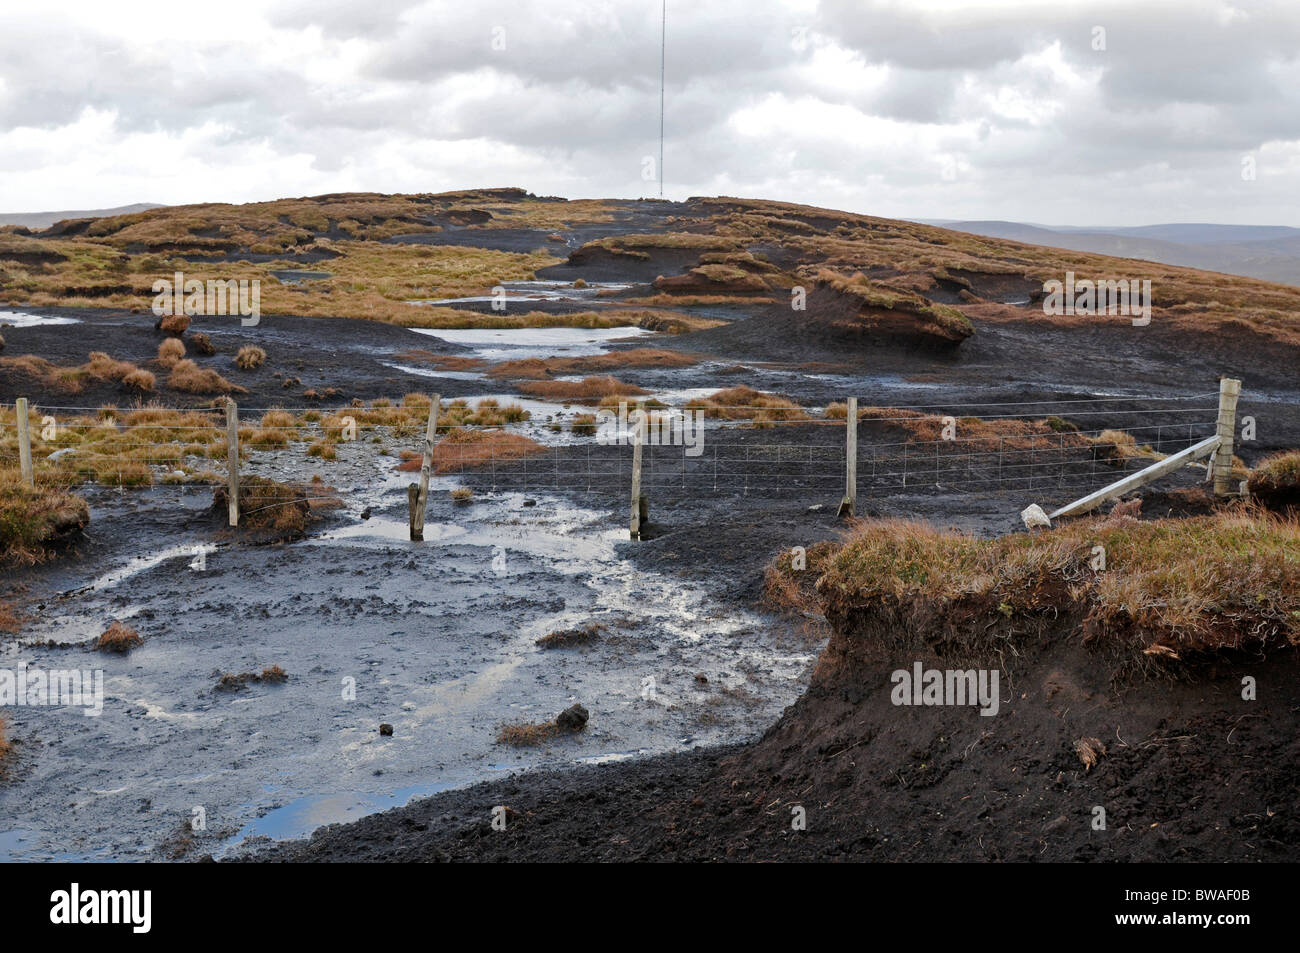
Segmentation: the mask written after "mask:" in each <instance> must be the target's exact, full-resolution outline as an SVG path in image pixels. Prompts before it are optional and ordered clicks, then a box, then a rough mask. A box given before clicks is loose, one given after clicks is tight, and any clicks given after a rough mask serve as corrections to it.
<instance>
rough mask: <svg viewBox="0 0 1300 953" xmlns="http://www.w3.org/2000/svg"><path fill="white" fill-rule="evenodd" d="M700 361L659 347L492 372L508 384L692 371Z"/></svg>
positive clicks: (536, 361)
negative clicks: (649, 370)
mask: <svg viewBox="0 0 1300 953" xmlns="http://www.w3.org/2000/svg"><path fill="white" fill-rule="evenodd" d="M699 360H700V359H699V358H698V357H695V356H692V355H690V354H682V353H680V352H678V351H669V350H666V349H664V348H656V347H637V348H628V349H627V350H624V351H609V352H607V353H605V354H592V355H588V356H585V357H551V358H545V359H543V358H528V359H525V360H518V361H502V362H501V363H499V364H493V365H492V366H491V367H489V368H488V370H487V373H488V374H489V375H491V376H492V377H498V378H501V379H504V380H517V379H533V380H541V379H544V378H547V377H558V376H561V375H569V374H592V373H608V372H609V371H615V370H619V369H621V368H626V367H653V368H673V367H690V366H691V365H693V364H697V363H699Z"/></svg>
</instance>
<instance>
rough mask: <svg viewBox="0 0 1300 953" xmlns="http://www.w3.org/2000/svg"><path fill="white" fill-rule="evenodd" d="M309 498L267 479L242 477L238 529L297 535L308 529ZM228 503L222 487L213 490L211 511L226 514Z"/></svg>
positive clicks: (290, 486) (227, 492) (224, 488)
mask: <svg viewBox="0 0 1300 953" xmlns="http://www.w3.org/2000/svg"><path fill="white" fill-rule="evenodd" d="M310 495H311V494H309V493H307V491H305V490H304V489H303V488H301V487H298V486H292V485H290V484H287V483H279V482H276V481H275V480H270V479H267V478H266V477H259V476H245V477H241V478H240V480H239V528H240V529H243V530H271V531H274V532H276V533H284V534H288V535H296V534H299V533H301V532H303V531H304V530H305V529H306V528H307V525H308V523H309V522H310V521H311V518H312V516H311V509H312V508H311V503H310V500H309V496H310ZM229 499H230V493H229V491H228V490H227V488H226V487H225V486H218V487H216V488H215V489H214V491H213V494H212V509H213V510H214V511H216V512H218V513H222V514H224V513H226V512H227V503H228V500H229Z"/></svg>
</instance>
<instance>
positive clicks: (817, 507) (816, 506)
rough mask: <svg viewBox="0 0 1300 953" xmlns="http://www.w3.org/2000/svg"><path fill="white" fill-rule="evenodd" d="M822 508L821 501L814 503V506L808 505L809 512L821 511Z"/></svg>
mask: <svg viewBox="0 0 1300 953" xmlns="http://www.w3.org/2000/svg"><path fill="white" fill-rule="evenodd" d="M821 510H822V504H821V503H814V504H813V505H812V506H810V507H808V512H809V513H820V512H821Z"/></svg>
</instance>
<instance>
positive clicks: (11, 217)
mask: <svg viewBox="0 0 1300 953" xmlns="http://www.w3.org/2000/svg"><path fill="white" fill-rule="evenodd" d="M151 208H163V206H161V205H159V204H158V203H156V202H137V203H136V204H135V205H122V206H119V207H118V208H92V209H80V210H72V211H67V212H0V225H25V226H26V227H28V228H49V227H50V226H51V225H53V224H54V223H55V222H61V221H63V220H64V219H65V218H106V217H108V216H112V215H130V214H132V213H133V212H147V211H149V209H151Z"/></svg>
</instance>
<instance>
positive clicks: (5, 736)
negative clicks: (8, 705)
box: [0, 715, 13, 762]
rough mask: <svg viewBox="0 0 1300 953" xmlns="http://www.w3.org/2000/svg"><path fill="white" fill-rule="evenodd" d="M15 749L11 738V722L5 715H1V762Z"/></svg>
mask: <svg viewBox="0 0 1300 953" xmlns="http://www.w3.org/2000/svg"><path fill="white" fill-rule="evenodd" d="M12 750H13V743H12V742H10V740H9V723H8V722H7V721H6V720H5V718H4V716H3V715H0V762H3V761H4V760H5V759H6V758H7V757H9V752H10V751H12Z"/></svg>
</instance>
